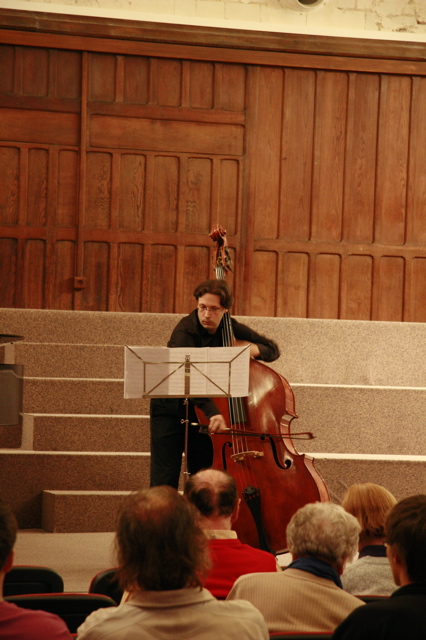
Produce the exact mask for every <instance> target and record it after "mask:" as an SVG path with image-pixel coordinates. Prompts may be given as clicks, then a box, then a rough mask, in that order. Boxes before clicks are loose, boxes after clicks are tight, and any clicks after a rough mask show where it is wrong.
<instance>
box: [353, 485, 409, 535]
mask: <svg viewBox="0 0 426 640" xmlns="http://www.w3.org/2000/svg"><path fill="white" fill-rule="evenodd" d="M395 505H396V498H395V496H394V495H393V494H392V493H391V492H390V491H388V490H387V489H385V488H384V487H382V486H381V485H379V484H374V483H372V482H365V483H362V484H353V485H351V486H350V487H349V488H348V490H347V491H346V493H345V495H344V496H343V500H342V507H343V508H344V509H345V511H347V512H348V513H351V514H352V515H353V516H355V518H356V519H357V520H358V522H359V524H360V525H361V533H360V534H359V541H360V543H364V542H366V541H367V540H370V539H371V538H384V536H385V520H386V516H387V514H388V513H389V511H390V510H391V509H392V507H393V506H395Z"/></svg>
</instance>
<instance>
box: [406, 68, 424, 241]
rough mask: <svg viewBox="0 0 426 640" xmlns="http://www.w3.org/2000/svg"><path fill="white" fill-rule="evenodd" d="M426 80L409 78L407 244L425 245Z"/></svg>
mask: <svg viewBox="0 0 426 640" xmlns="http://www.w3.org/2000/svg"><path fill="white" fill-rule="evenodd" d="M425 114H426V81H425V79H424V78H414V79H413V93H412V109H411V126H410V159H409V182H408V199H407V242H408V243H410V244H414V245H417V246H419V245H421V246H425V245H426V215H425V212H426V170H425V149H426V127H425Z"/></svg>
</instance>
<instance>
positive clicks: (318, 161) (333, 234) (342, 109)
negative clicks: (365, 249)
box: [311, 71, 348, 242]
mask: <svg viewBox="0 0 426 640" xmlns="http://www.w3.org/2000/svg"><path fill="white" fill-rule="evenodd" d="M347 91H348V77H347V74H345V73H333V72H329V71H319V72H318V74H317V88H316V97H315V129H314V134H313V135H314V170H313V178H312V205H311V206H312V234H311V238H312V239H314V240H331V241H334V242H339V241H340V239H341V237H342V202H343V175H344V174H343V172H344V166H345V127H346V110H347Z"/></svg>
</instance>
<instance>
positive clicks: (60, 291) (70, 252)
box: [52, 240, 75, 310]
mask: <svg viewBox="0 0 426 640" xmlns="http://www.w3.org/2000/svg"><path fill="white" fill-rule="evenodd" d="M74 267H75V242H70V241H68V240H60V241H59V242H57V243H56V246H55V269H54V274H55V275H54V288H53V291H54V293H53V300H52V308H53V309H62V310H67V309H72V308H73V280H74Z"/></svg>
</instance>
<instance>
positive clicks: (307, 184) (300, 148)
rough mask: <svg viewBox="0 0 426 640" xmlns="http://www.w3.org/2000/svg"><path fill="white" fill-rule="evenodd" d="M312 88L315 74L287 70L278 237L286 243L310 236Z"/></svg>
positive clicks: (313, 109) (313, 106) (313, 88)
mask: <svg viewBox="0 0 426 640" xmlns="http://www.w3.org/2000/svg"><path fill="white" fill-rule="evenodd" d="M315 85H316V74H315V72H313V71H304V70H303V71H302V70H301V69H286V71H285V81H284V98H283V105H284V114H283V145H282V164H281V176H282V179H281V203H280V229H279V235H280V237H281V238H283V239H286V240H289V241H291V240H309V238H310V234H311V194H312V169H313V142H314V140H313V131H314V117H315Z"/></svg>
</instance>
